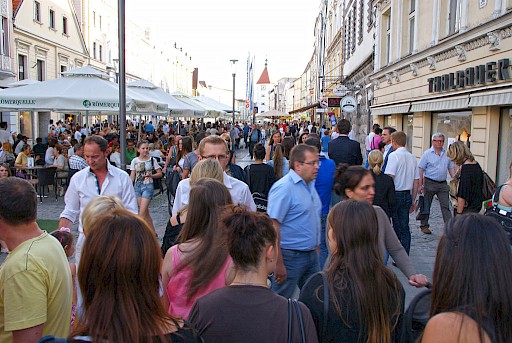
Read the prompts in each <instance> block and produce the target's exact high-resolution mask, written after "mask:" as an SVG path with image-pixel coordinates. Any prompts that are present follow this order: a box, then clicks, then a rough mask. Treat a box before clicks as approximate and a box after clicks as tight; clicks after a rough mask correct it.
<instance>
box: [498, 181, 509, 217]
mask: <svg viewBox="0 0 512 343" xmlns="http://www.w3.org/2000/svg"><path fill="white" fill-rule="evenodd" d="M505 185H507V184H506V183H505V184H503V185H501V186H500V188H503V186H505ZM507 186H508V185H507ZM496 195H498V194H496ZM499 201H500V199H499V197H498V203H497V204H496V206H497V207H498V208H499V209H500V210H503V211H507V212H512V206H505V205H502V204H500V203H499Z"/></svg>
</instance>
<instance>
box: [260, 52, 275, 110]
mask: <svg viewBox="0 0 512 343" xmlns="http://www.w3.org/2000/svg"><path fill="white" fill-rule="evenodd" d="M271 88H272V87H271V83H270V78H269V77H268V69H267V60H266V59H265V69H263V72H262V73H261V76H260V78H259V79H258V82H256V99H257V100H256V106H257V107H258V113H263V112H267V111H268V109H269V98H268V92H269V91H270V89H271Z"/></svg>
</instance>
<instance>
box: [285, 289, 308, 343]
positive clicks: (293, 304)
mask: <svg viewBox="0 0 512 343" xmlns="http://www.w3.org/2000/svg"><path fill="white" fill-rule="evenodd" d="M295 316H297V322H298V324H299V334H300V342H301V343H306V334H305V333H304V321H303V320H302V311H301V310H300V306H299V302H298V301H297V300H295V299H293V300H292V299H288V343H292V342H293V341H294V340H293V322H294V317H295Z"/></svg>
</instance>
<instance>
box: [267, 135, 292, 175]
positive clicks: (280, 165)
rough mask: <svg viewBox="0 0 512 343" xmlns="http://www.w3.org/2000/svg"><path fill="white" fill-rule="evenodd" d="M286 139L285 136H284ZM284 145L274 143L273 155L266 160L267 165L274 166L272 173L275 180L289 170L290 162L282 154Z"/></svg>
mask: <svg viewBox="0 0 512 343" xmlns="http://www.w3.org/2000/svg"><path fill="white" fill-rule="evenodd" d="M285 139H286V137H285ZM284 151H285V149H284V147H283V146H282V145H281V144H276V145H275V146H274V154H273V155H274V156H273V157H272V159H271V160H270V161H268V163H267V164H268V165H269V166H271V167H272V168H274V173H275V174H276V180H279V179H280V178H282V177H283V176H285V175H286V174H288V172H289V171H290V162H289V161H288V159H287V158H286V157H285V156H284Z"/></svg>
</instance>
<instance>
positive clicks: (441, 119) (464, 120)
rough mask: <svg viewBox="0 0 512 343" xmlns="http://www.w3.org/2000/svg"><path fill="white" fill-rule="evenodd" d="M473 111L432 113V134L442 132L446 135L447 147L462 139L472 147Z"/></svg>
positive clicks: (445, 144) (445, 145)
mask: <svg viewBox="0 0 512 343" xmlns="http://www.w3.org/2000/svg"><path fill="white" fill-rule="evenodd" d="M471 114H472V112H471V111H463V112H444V113H434V114H432V134H434V133H436V132H441V133H443V134H444V135H445V136H446V140H445V143H444V147H445V149H447V148H448V146H449V145H450V144H451V143H453V142H455V141H457V140H461V141H464V142H467V143H468V145H469V146H470V147H471Z"/></svg>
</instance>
